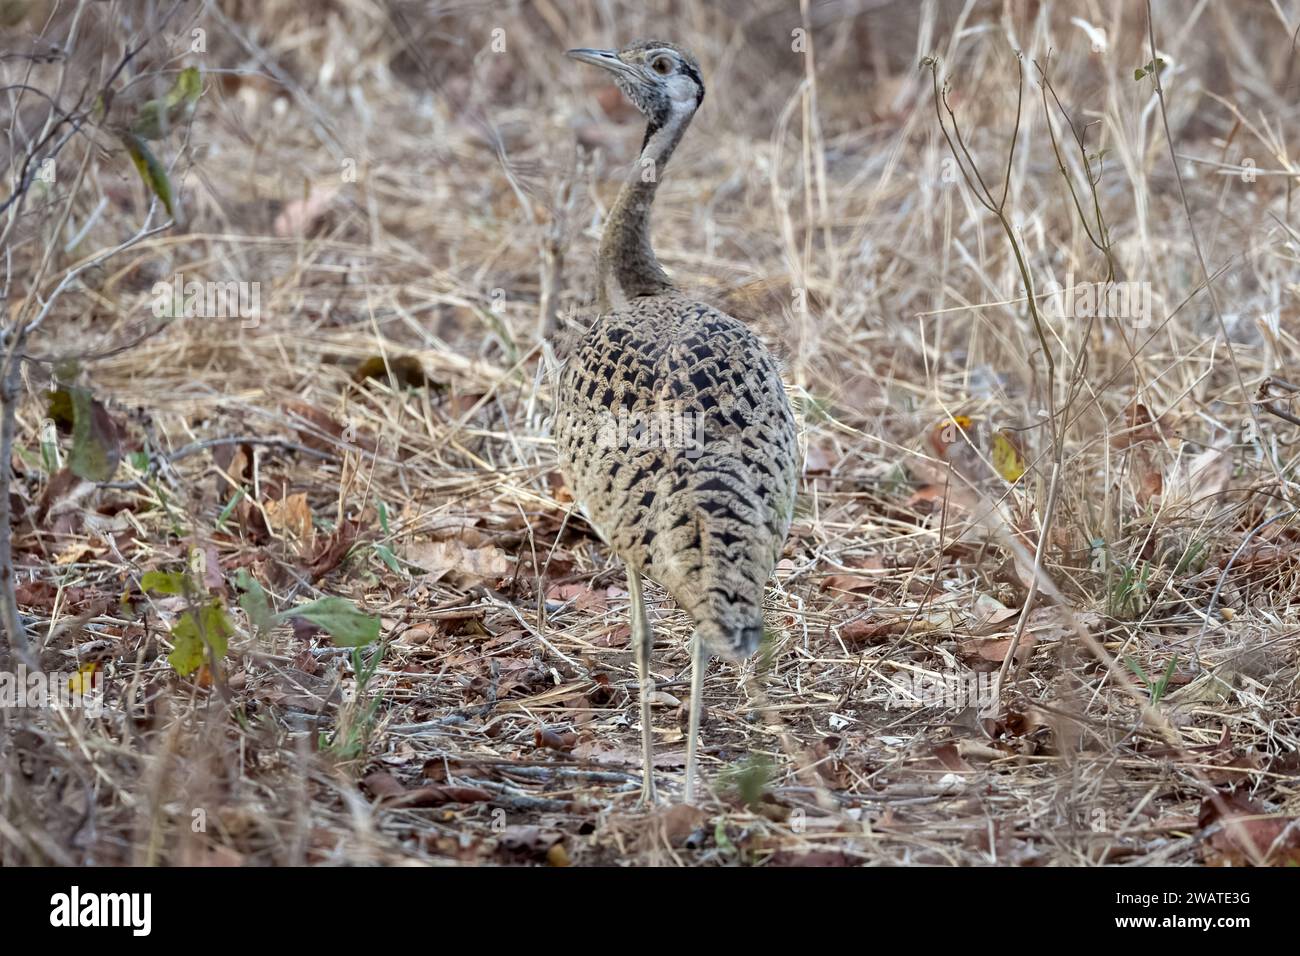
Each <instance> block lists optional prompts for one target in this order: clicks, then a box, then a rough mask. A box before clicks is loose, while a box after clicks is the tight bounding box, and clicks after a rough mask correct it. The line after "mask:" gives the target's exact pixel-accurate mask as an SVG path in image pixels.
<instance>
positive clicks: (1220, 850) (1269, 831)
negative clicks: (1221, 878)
mask: <svg viewBox="0 0 1300 956" xmlns="http://www.w3.org/2000/svg"><path fill="white" fill-rule="evenodd" d="M1197 823H1198V824H1199V826H1200V828H1201V834H1202V837H1205V838H1207V839H1205V841H1204V842H1203V843H1202V846H1201V852H1202V856H1203V858H1204V861H1205V863H1206V864H1208V865H1210V866H1261V865H1262V866H1300V817H1293V816H1284V815H1282V814H1279V813H1269V812H1268V810H1266V809H1265V808H1264V807H1263V806H1262V805H1260V804H1259V803H1257V802H1256V801H1254V800H1252V799H1250V798H1249V797H1247V796H1246V795H1245V794H1241V793H1225V792H1222V791H1221V792H1220V793H1219V794H1218V795H1217V796H1216V797H1209V798H1207V799H1206V800H1205V802H1204V803H1203V804H1202V805H1201V812H1200V815H1199V817H1198V818H1197Z"/></svg>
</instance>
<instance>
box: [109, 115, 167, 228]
mask: <svg viewBox="0 0 1300 956" xmlns="http://www.w3.org/2000/svg"><path fill="white" fill-rule="evenodd" d="M122 142H123V143H125V144H126V151H127V153H129V154H130V156H131V162H133V163H135V168H136V171H137V172H139V174H140V178H141V179H142V180H144V184H145V186H147V187H148V188H149V189H150V190H151V191H152V192H153V194H154V195H155V196H157V197H158V198H159V199H161V200H162V204H163V205H164V206H165V207H166V208H167V215H169V216H174V215H175V212H174V211H173V210H172V182H171V180H170V179H169V178H168V176H167V170H166V168H165V167H164V166H163V164H162V163H160V162H158V157H156V156H155V155H154V154H153V153H152V152H150V151H149V147H148V146H146V145H145V142H144V140H143V139H141V138H140V137H139V136H137V135H136V134H135V133H124V134H123V135H122Z"/></svg>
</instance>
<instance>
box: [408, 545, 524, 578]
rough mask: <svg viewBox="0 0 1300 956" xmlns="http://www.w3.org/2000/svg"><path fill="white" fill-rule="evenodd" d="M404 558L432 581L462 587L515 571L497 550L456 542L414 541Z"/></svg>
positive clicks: (501, 552) (500, 551)
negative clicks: (443, 581) (444, 581)
mask: <svg viewBox="0 0 1300 956" xmlns="http://www.w3.org/2000/svg"><path fill="white" fill-rule="evenodd" d="M403 558H404V560H406V561H408V562H410V563H411V564H414V565H415V566H416V567H418V568H421V569H422V570H424V571H426V572H428V574H429V575H430V577H431V578H432V579H433V580H435V581H437V580H441V579H442V578H444V577H445V578H447V579H448V580H449V581H451V582H452V583H454V584H460V585H463V586H468V585H474V584H492V583H495V582H496V581H497V580H499V579H501V578H503V577H505V576H507V575H509V574H510V573H511V572H512V571H513V570H514V562H513V561H511V559H510V558H509V556H507V555H506V553H505V552H504V551H502V550H501V549H500V548H495V547H492V546H491V545H488V546H487V547H482V548H467V547H465V546H464V545H462V544H460V543H459V542H458V541H413V542H411V543H409V544H407V545H406V548H405V553H404V555H403Z"/></svg>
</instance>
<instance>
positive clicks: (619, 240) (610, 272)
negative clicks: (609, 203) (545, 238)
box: [599, 108, 694, 311]
mask: <svg viewBox="0 0 1300 956" xmlns="http://www.w3.org/2000/svg"><path fill="white" fill-rule="evenodd" d="M693 114H694V110H693V109H684V108H681V109H676V110H672V111H670V112H669V114H668V117H667V118H666V120H665V121H664V122H663V123H654V122H652V123H651V124H650V125H649V126H648V127H647V128H646V135H645V141H644V142H643V143H642V145H641V156H640V158H638V159H637V161H636V163H635V164H634V165H633V167H632V172H631V173H630V175H629V176H628V179H627V182H626V183H624V184H623V188H622V190H621V191H620V192H619V194H618V199H617V201H615V203H614V208H613V209H612V210H610V214H609V220H608V221H607V222H606V223H605V232H604V235H602V236H601V239H600V256H599V270H600V275H599V287H600V308H601V311H607V310H609V309H617V308H622V307H623V306H625V305H626V304H627V303H628V302H629V301H630V300H631V299H634V298H636V297H637V296H643V295H658V294H660V293H663V292H667V291H668V290H670V289H671V288H672V287H673V284H672V282H671V280H669V278H668V275H667V273H665V272H664V270H663V267H662V266H660V265H659V260H658V259H656V258H655V252H654V249H653V248H652V247H651V245H650V207H651V205H652V204H653V203H654V198H655V191H656V190H658V188H659V180H660V179H661V178H662V177H663V172H664V168H665V167H666V166H667V165H668V160H669V158H670V157H671V156H672V154H673V150H674V149H676V148H677V144H678V143H679V142H680V141H681V138H682V134H683V133H685V132H686V127H687V126H689V125H690V122H691V116H692V115H693Z"/></svg>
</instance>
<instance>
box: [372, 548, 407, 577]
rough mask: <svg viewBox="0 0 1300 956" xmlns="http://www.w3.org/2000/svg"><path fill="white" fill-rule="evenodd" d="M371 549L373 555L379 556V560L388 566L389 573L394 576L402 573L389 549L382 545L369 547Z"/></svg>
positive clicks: (395, 556)
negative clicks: (373, 550) (372, 549)
mask: <svg viewBox="0 0 1300 956" xmlns="http://www.w3.org/2000/svg"><path fill="white" fill-rule="evenodd" d="M371 547H372V548H374V549H375V554H377V555H379V559H380V560H381V561H383V562H384V564H386V565H388V569H389V570H390V571H392V572H393V573H394V574H401V573H402V566H401V564H399V563H398V561H397V555H395V554H393V552H392V550H391V549H389V548H387V547H385V546H384V545H382V544H375V545H371Z"/></svg>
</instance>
